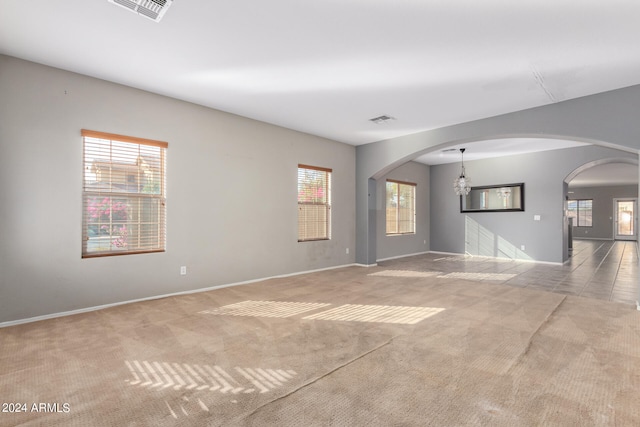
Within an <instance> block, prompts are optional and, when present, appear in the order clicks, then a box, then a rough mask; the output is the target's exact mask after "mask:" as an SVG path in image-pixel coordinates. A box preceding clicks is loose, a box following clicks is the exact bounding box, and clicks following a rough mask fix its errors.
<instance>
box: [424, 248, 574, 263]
mask: <svg viewBox="0 0 640 427" xmlns="http://www.w3.org/2000/svg"><path fill="white" fill-rule="evenodd" d="M428 253H430V254H438V255H446V256H469V257H473V258H488V259H497V260H501V261H519V262H529V263H533V264H548V265H563V263H561V262H553V261H538V260H535V259H522V258H506V257H497V256H487V255H472V254H468V253H464V254H462V253H457V252H440V251H429V252H428Z"/></svg>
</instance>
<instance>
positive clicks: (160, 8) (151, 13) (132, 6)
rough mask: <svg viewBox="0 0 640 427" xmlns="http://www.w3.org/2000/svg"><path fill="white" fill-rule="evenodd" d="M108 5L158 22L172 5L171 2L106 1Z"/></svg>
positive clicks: (165, 0) (142, 0)
mask: <svg viewBox="0 0 640 427" xmlns="http://www.w3.org/2000/svg"><path fill="white" fill-rule="evenodd" d="M107 1H108V2H109V3H113V4H116V5H118V6H121V7H124V8H125V9H128V10H130V11H131V12H135V13H137V14H138V15H142V16H144V17H145V18H149V19H151V20H152V21H155V22H160V20H161V19H162V17H163V16H164V14H165V13H166V12H167V9H169V6H171V4H172V3H173V0H107Z"/></svg>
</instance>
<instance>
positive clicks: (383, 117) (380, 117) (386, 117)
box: [369, 115, 396, 125]
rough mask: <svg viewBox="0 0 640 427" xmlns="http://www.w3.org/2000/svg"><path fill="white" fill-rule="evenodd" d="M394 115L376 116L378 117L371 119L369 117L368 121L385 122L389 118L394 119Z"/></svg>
mask: <svg viewBox="0 0 640 427" xmlns="http://www.w3.org/2000/svg"><path fill="white" fill-rule="evenodd" d="M395 119H396V118H395V117H391V116H387V115H384V116H378V117H374V118H373V119H369V121H372V122H373V123H375V124H377V125H379V124H381V123H387V122H388V121H390V120H395Z"/></svg>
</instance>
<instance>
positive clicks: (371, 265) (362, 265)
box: [354, 263, 378, 268]
mask: <svg viewBox="0 0 640 427" xmlns="http://www.w3.org/2000/svg"><path fill="white" fill-rule="evenodd" d="M354 265H357V266H358V267H365V268H366V267H377V266H378V264H377V263H375V264H359V263H357V264H354Z"/></svg>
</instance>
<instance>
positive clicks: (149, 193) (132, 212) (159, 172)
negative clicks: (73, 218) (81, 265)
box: [82, 130, 168, 258]
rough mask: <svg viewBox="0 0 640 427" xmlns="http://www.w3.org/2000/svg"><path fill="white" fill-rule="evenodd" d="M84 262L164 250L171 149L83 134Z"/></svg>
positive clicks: (147, 142) (136, 140) (159, 144)
mask: <svg viewBox="0 0 640 427" xmlns="http://www.w3.org/2000/svg"><path fill="white" fill-rule="evenodd" d="M82 139H83V147H84V156H83V166H84V168H83V169H84V172H83V191H82V210H83V215H82V257H83V258H89V257H96V256H105V255H124V254H134V253H144V252H160V251H164V250H165V240H166V239H165V234H166V230H165V209H166V208H165V197H166V195H165V178H166V175H165V171H166V151H167V147H168V144H167V143H166V142H161V141H152V140H147V139H141V138H134V137H128V136H121V135H113V134H108V133H102V132H95V131H90V130H82Z"/></svg>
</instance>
